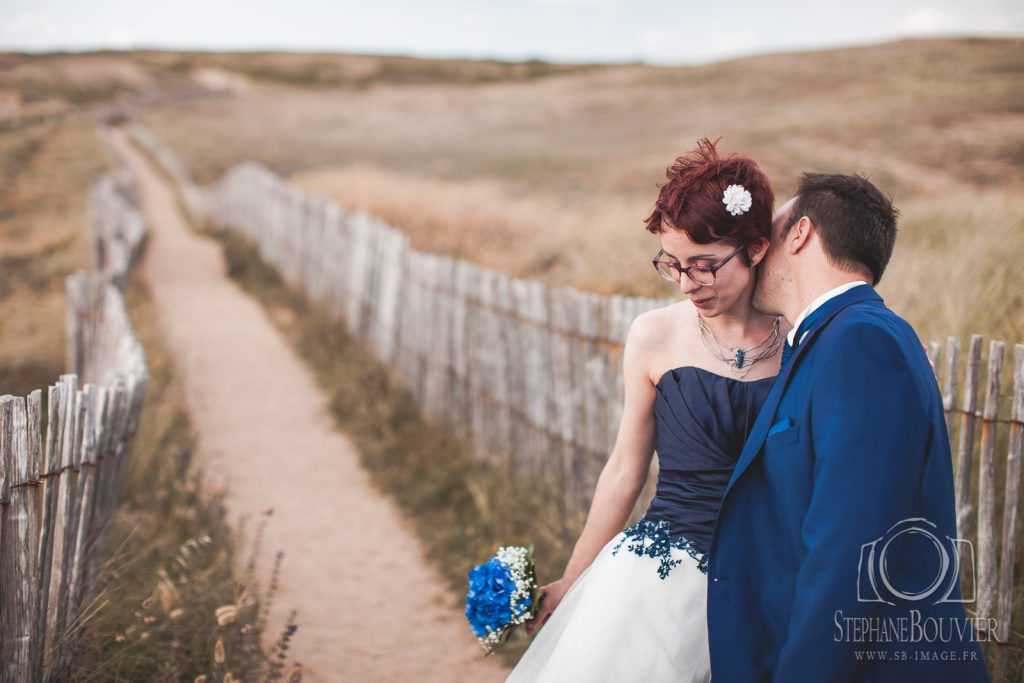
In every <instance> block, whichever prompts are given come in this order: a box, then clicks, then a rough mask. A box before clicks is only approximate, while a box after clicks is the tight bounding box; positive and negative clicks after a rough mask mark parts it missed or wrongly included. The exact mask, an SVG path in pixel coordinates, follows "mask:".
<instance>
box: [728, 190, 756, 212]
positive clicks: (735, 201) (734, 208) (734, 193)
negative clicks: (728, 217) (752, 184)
mask: <svg viewBox="0 0 1024 683" xmlns="http://www.w3.org/2000/svg"><path fill="white" fill-rule="evenodd" d="M722 203H723V204H725V210H726V211H728V212H729V213H731V214H732V215H733V216H739V215H740V214H742V213H746V212H747V211H750V205H751V204H752V203H753V199H752V198H751V196H750V192H748V191H747V188H745V187H743V186H742V185H730V186H729V187H727V188H725V192H723V193H722Z"/></svg>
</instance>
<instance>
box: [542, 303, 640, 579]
mask: <svg viewBox="0 0 1024 683" xmlns="http://www.w3.org/2000/svg"><path fill="white" fill-rule="evenodd" d="M650 327H652V326H651V325H650V318H649V317H648V316H644V315H641V316H639V317H637V318H636V320H635V321H634V322H633V324H632V325H631V326H630V328H629V333H628V334H627V336H626V347H625V349H624V350H623V358H622V371H623V375H624V384H625V391H624V394H625V402H624V404H623V409H622V419H621V420H620V421H619V432H618V435H617V436H616V439H615V447H614V448H613V449H612V453H611V456H610V457H609V458H608V461H607V462H606V463H605V465H604V468H603V469H602V470H601V475H600V477H598V480H597V486H596V487H595V488H594V497H593V500H592V501H591V503H590V511H589V513H588V514H587V521H586V524H585V525H584V527H583V531H582V532H581V533H580V537H579V539H578V540H577V541H576V546H575V548H573V552H572V556H571V557H570V558H569V562H568V563H567V564H566V567H565V571H564V572H563V573H562V578H563V579H565V580H567V581H568V582H569V583H570V584H571V583H572V582H573V581H575V580H576V579H577V578H578V577H579V575H580V574H582V573H583V571H584V570H585V569H586V568H587V567H589V566H590V563H591V562H593V561H594V558H595V557H597V554H598V553H599V552H601V548H603V547H604V546H605V544H607V543H608V541H610V540H611V539H612V537H613V536H615V534H617V533H619V532H620V531H622V528H623V527H624V526H625V525H626V522H627V521H628V519H629V514H630V512H632V510H633V506H634V505H636V500H637V498H638V497H639V495H640V492H641V491H642V490H643V487H644V483H645V482H646V481H647V474H648V472H649V471H650V465H651V457H652V455H653V452H654V410H653V404H654V385H653V384H652V383H651V379H650V374H649V373H648V369H647V363H648V362H649V360H650V357H651V353H650V351H651V348H652V344H651V343H650V342H651V341H656V340H652V339H650V337H652V336H655V335H652V334H651V332H650V331H649V328H650Z"/></svg>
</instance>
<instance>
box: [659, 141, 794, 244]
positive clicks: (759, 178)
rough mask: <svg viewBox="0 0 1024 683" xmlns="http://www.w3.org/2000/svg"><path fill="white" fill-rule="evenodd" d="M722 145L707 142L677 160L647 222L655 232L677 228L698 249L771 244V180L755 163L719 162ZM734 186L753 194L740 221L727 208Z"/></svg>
mask: <svg viewBox="0 0 1024 683" xmlns="http://www.w3.org/2000/svg"><path fill="white" fill-rule="evenodd" d="M719 139H721V138H718V139H716V140H715V141H714V142H712V141H711V140H709V139H708V138H701V139H700V140H698V141H697V148H696V149H694V150H693V151H690V152H687V153H686V154H683V155H682V156H679V157H676V160H675V161H674V162H673V163H672V165H671V166H669V167H668V168H667V169H666V170H665V176H666V177H667V178H668V180H667V182H665V183H663V184H662V185H660V186H659V187H660V188H661V189H660V191H659V192H658V199H657V201H656V202H655V203H654V209H653V210H652V211H651V214H650V215H649V216H648V217H647V218H645V219H644V223H645V224H646V225H647V230H648V231H649V232H652V233H655V234H657V233H660V232H663V231H665V230H666V229H671V228H676V229H679V230H683V231H684V232H686V234H687V235H689V237H690V239H691V240H693V241H694V242H696V243H697V244H710V243H711V242H717V241H718V240H725V241H727V242H729V243H731V244H735V245H736V246H740V245H744V246H749V245H751V244H753V243H754V242H756V241H757V240H758V239H760V238H764V239H768V238H770V236H771V226H772V205H773V204H774V202H775V194H774V193H773V192H772V186H771V184H770V183H769V182H768V178H767V176H765V174H764V173H762V172H761V169H760V167H758V165H757V162H756V161H754V160H753V159H750V158H749V157H743V156H737V155H731V156H728V157H724V158H723V157H721V156H719V154H718V148H717V145H718V140H719ZM730 185H742V186H743V187H744V188H746V189H747V191H748V192H750V197H751V206H750V210H749V211H747V212H746V213H743V214H740V215H739V216H733V215H732V214H730V213H729V212H728V211H727V210H726V207H725V204H724V203H722V195H723V193H724V192H725V188H727V187H729V186H730ZM745 255H746V254H745V252H744V256H745Z"/></svg>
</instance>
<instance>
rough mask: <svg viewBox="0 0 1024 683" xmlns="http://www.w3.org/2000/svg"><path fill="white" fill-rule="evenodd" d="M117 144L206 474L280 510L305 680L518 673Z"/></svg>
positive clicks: (206, 253)
mask: <svg viewBox="0 0 1024 683" xmlns="http://www.w3.org/2000/svg"><path fill="white" fill-rule="evenodd" d="M115 144H117V145H118V146H119V147H120V148H121V149H122V150H123V151H124V152H125V154H126V156H127V158H128V159H129V162H130V163H131V165H132V166H133V167H134V170H135V171H136V173H137V175H138V178H139V181H140V185H141V196H142V204H143V210H144V212H145V215H146V217H147V218H148V219H149V221H150V226H151V231H152V232H151V235H150V244H149V247H148V251H147V254H146V258H145V261H144V263H143V265H142V269H143V274H144V277H145V278H146V279H147V280H148V283H149V285H150V287H151V288H152V291H153V296H154V298H155V302H156V306H157V310H158V314H159V316H160V320H161V324H162V327H163V332H164V334H165V335H166V337H167V343H168V346H169V348H170V349H171V350H172V352H173V354H174V356H175V360H176V362H177V364H178V368H179V370H180V372H182V373H183V375H184V382H185V392H186V396H187V401H188V409H189V412H190V414H191V417H192V421H193V424H194V425H195V428H196V430H197V432H198V435H199V453H198V456H199V458H200V461H201V462H202V464H203V465H204V467H205V470H206V473H207V479H208V481H210V483H211V484H213V485H226V486H227V488H228V498H227V501H226V502H227V506H228V512H229V515H230V518H231V519H232V520H237V519H238V517H239V515H241V514H245V513H249V514H250V515H251V519H252V523H250V525H249V528H250V530H251V529H252V528H253V526H254V523H255V520H256V519H257V518H258V513H259V512H260V511H261V510H265V509H267V508H273V510H274V513H273V515H272V516H271V517H270V518H269V523H268V525H267V529H266V533H265V536H264V540H263V552H262V553H261V558H260V562H261V566H260V570H259V571H260V573H259V576H260V580H261V581H262V582H263V583H264V584H265V583H266V580H267V577H268V576H269V569H270V565H271V561H272V558H273V555H274V552H275V551H276V550H278V549H281V550H283V551H284V552H285V557H284V565H283V572H282V586H281V588H280V591H279V594H278V597H277V599H276V602H275V606H274V614H273V615H272V618H271V623H270V627H271V633H272V635H276V634H277V633H278V632H279V630H280V628H281V626H282V625H283V623H284V619H285V617H286V615H287V612H288V611H289V610H290V609H293V608H294V609H296V610H298V623H299V631H298V633H297V634H296V636H295V640H294V647H293V650H292V656H293V658H294V659H297V660H301V661H302V663H303V665H304V668H305V677H304V680H308V681H339V682H352V683H375V682H377V681H401V682H403V683H407V682H412V681H418V682H423V683H429V682H433V681H437V682H438V683H441V682H443V683H455V682H459V681H467V682H469V681H472V682H473V683H486V682H488V681H501V680H504V677H505V675H506V674H507V669H505V668H504V667H503V666H501V664H500V663H499V662H498V661H497V660H495V659H493V658H488V659H484V658H483V657H482V651H481V650H480V648H479V646H478V645H477V644H476V641H475V640H474V638H473V636H472V634H471V632H470V631H469V627H468V626H467V624H466V623H465V620H464V618H463V616H462V614H461V610H460V609H459V608H458V606H457V605H452V602H451V598H450V593H449V592H448V590H447V588H446V587H445V586H444V585H443V583H442V580H441V579H440V577H438V576H437V575H436V574H435V573H433V572H432V571H431V570H430V569H429V568H428V567H427V566H426V565H425V564H424V562H423V560H422V559H421V549H420V546H419V542H418V540H417V539H416V537H415V536H414V535H413V532H412V528H411V525H410V524H409V522H408V521H407V520H405V519H404V518H403V517H402V514H401V512H400V511H399V509H398V508H397V506H396V505H395V504H394V503H393V502H392V501H390V500H388V499H387V498H385V497H383V496H382V495H380V494H379V493H377V492H376V491H375V490H374V488H373V487H372V485H371V483H370V481H369V478H368V475H367V474H366V472H365V471H364V470H363V469H362V468H361V467H360V465H359V463H358V457H357V453H356V450H355V447H354V446H353V444H352V442H351V441H349V439H348V438H346V437H345V435H344V434H341V433H339V432H338V431H337V429H336V428H335V427H334V425H333V423H332V420H331V417H330V415H329V414H328V411H327V407H326V397H325V396H324V394H323V393H322V391H321V390H320V389H319V387H318V386H317V385H316V382H315V380H314V377H313V375H312V373H311V371H310V370H309V369H308V368H307V367H306V366H305V365H304V364H303V362H302V361H301V360H300V359H299V358H298V357H297V356H296V355H295V353H294V352H293V351H292V349H291V348H290V347H289V346H288V344H287V342H286V341H285V340H284V339H283V338H282V337H281V335H280V334H279V333H278V332H277V330H276V329H275V328H274V326H273V325H272V324H271V322H270V321H269V320H268V319H267V317H266V316H265V314H264V312H263V309H262V308H261V307H260V305H259V304H258V303H257V302H256V301H254V300H252V299H251V298H250V297H248V296H247V295H246V294H245V293H243V292H242V291H241V289H239V287H238V286H237V285H236V284H234V283H233V282H232V281H231V280H230V279H229V278H228V276H227V274H226V273H225V271H224V266H223V262H222V257H221V250H220V246H219V245H218V244H216V243H215V242H213V241H211V240H207V239H204V238H202V237H199V236H197V235H196V234H194V233H192V232H191V231H189V229H188V228H187V226H186V225H185V223H184V222H183V220H182V217H181V216H180V215H179V213H178V209H177V205H176V203H175V196H174V194H173V192H172V189H171V188H170V187H169V186H168V184H167V183H166V181H165V180H164V179H163V177H162V176H160V175H159V174H158V173H157V172H156V171H155V169H154V168H153V167H152V165H151V164H150V163H149V162H148V161H147V160H145V159H144V158H143V157H142V156H140V155H139V154H138V152H136V150H135V149H134V148H132V147H131V146H130V145H128V144H127V143H126V142H125V140H124V138H123V137H122V136H121V135H120V133H117V134H116V135H115ZM467 569H468V567H467ZM211 618H212V615H211ZM229 660H230V653H229Z"/></svg>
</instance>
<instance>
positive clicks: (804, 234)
mask: <svg viewBox="0 0 1024 683" xmlns="http://www.w3.org/2000/svg"><path fill="white" fill-rule="evenodd" d="M813 229H814V223H812V222H811V219H810V218H808V217H807V216H801V217H800V220H798V221H797V222H796V223H794V224H793V227H791V228H790V229H789V232H787V233H786V237H785V238H784V243H785V245H786V250H787V251H788V252H789V253H790V254H799V253H800V252H801V251H802V250H803V248H804V247H805V246H807V244H808V242H809V241H810V238H811V231H812V230H813Z"/></svg>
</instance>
